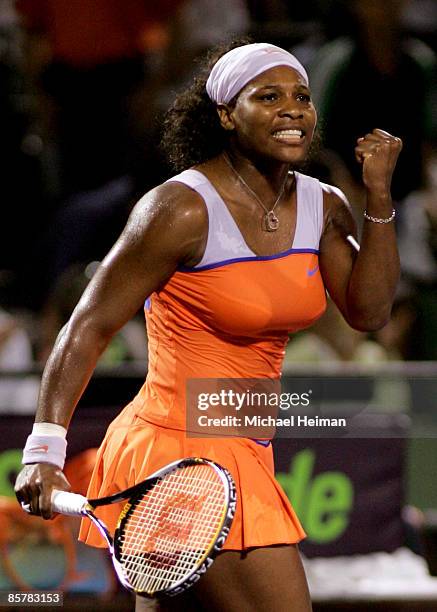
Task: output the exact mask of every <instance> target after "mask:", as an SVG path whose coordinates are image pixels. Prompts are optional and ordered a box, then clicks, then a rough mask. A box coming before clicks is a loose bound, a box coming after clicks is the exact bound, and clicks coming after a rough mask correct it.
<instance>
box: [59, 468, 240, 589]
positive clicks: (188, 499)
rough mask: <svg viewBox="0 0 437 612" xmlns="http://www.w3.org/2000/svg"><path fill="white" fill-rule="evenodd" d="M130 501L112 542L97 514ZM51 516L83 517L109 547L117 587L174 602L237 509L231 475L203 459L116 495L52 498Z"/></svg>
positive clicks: (209, 558)
mask: <svg viewBox="0 0 437 612" xmlns="http://www.w3.org/2000/svg"><path fill="white" fill-rule="evenodd" d="M124 500H127V503H126V504H125V506H124V508H123V510H122V512H121V514H120V516H119V519H118V523H117V527H116V529H115V533H114V537H113V538H112V537H111V535H110V533H109V531H108V528H107V527H106V525H105V524H104V523H103V521H101V520H100V519H99V518H97V517H96V516H95V514H94V512H93V511H94V509H95V508H98V507H100V506H105V505H107V504H114V503H118V502H120V501H124ZM52 507H53V510H54V511H55V512H59V513H61V514H67V515H70V516H87V517H88V518H89V519H90V520H91V521H92V522H93V523H94V525H96V527H97V528H98V530H99V531H100V533H101V534H102V535H103V537H104V538H105V539H106V541H107V542H108V546H109V551H110V553H111V555H112V561H113V564H114V568H115V571H116V573H117V576H118V578H119V580H120V582H121V583H122V584H123V585H124V586H125V587H126V588H127V589H129V590H130V591H134V592H135V593H136V594H137V595H142V596H144V597H156V596H159V595H170V596H173V595H178V594H179V593H182V592H184V591H185V590H186V589H188V588H189V587H190V586H192V585H193V584H194V583H195V582H197V580H199V578H200V577H201V576H202V575H203V574H204V573H205V572H206V570H207V569H208V568H209V567H210V566H211V564H212V562H213V560H214V557H215V556H216V554H217V553H218V552H219V551H220V549H221V548H222V546H223V544H224V542H225V540H226V537H227V535H228V533H229V529H230V527H231V523H232V519H233V516H234V513H235V507H236V490H235V484H234V482H233V479H232V477H231V475H230V474H229V472H228V471H227V470H226V469H224V468H223V467H221V466H219V465H218V464H217V463H214V462H213V461H210V460H208V459H201V458H197V457H192V458H188V459H182V460H179V461H175V462H173V463H170V464H169V465H167V466H165V467H164V468H162V469H161V470H159V471H157V472H155V473H154V474H152V475H151V476H149V478H147V479H146V480H144V481H143V482H141V483H139V484H137V485H135V486H133V487H130V488H129V489H126V490H125V491H122V492H120V493H116V494H115V495H111V496H109V497H103V498H101V499H87V498H86V497H83V496H82V495H78V494H75V493H68V492H65V491H53V493H52Z"/></svg>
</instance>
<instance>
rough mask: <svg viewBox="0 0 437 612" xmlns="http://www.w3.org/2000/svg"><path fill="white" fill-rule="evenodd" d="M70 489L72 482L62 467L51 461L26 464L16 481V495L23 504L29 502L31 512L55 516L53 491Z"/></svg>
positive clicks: (48, 517) (44, 516)
mask: <svg viewBox="0 0 437 612" xmlns="http://www.w3.org/2000/svg"><path fill="white" fill-rule="evenodd" d="M53 489H58V490H60V491H70V489H71V487H70V483H69V482H68V480H67V479H66V478H65V476H64V474H63V472H62V470H61V469H59V468H58V467H57V466H56V465H53V464H51V463H32V464H29V465H25V466H24V468H23V469H22V470H21V472H20V473H19V474H18V476H17V480H16V482H15V495H16V496H17V499H18V501H19V502H20V504H21V505H23V504H28V505H29V508H30V514H35V515H37V516H42V517H43V518H44V519H46V520H48V519H51V518H53V511H52V503H51V497H52V491H53Z"/></svg>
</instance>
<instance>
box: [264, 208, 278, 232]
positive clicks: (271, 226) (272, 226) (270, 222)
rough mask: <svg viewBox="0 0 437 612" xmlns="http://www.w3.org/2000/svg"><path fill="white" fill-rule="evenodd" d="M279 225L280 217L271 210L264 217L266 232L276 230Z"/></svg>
mask: <svg viewBox="0 0 437 612" xmlns="http://www.w3.org/2000/svg"><path fill="white" fill-rule="evenodd" d="M278 227H279V219H278V217H277V216H276V215H275V213H274V212H273V210H269V212H267V213H266V214H265V215H264V217H263V230H264V231H265V232H276V230H277V229H278Z"/></svg>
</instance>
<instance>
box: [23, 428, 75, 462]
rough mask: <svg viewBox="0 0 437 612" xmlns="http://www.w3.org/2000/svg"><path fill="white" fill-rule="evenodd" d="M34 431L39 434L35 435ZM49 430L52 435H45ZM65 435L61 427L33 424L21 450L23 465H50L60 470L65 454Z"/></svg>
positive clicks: (64, 430)
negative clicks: (31, 430)
mask: <svg viewBox="0 0 437 612" xmlns="http://www.w3.org/2000/svg"><path fill="white" fill-rule="evenodd" d="M35 425H36V426H37V427H36V428H35ZM41 426H43V427H41ZM54 428H56V429H54ZM35 429H36V431H37V432H41V433H35ZM50 430H51V432H52V433H45V432H47V431H50ZM66 433H67V431H66V429H65V428H64V427H62V426H61V425H56V424H54V423H35V424H34V427H33V432H32V433H31V434H30V436H29V437H28V438H27V441H26V446H25V447H24V450H23V459H22V463H23V464H25V465H26V464H28V463H52V464H53V465H56V466H57V467H58V468H60V469H61V470H62V469H63V467H64V463H65V456H66V454H67V440H66V439H65V434H66Z"/></svg>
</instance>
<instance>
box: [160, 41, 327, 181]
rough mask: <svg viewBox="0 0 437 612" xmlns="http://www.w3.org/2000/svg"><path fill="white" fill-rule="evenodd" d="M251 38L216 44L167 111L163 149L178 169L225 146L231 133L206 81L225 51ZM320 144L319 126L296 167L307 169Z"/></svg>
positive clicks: (211, 156)
mask: <svg viewBox="0 0 437 612" xmlns="http://www.w3.org/2000/svg"><path fill="white" fill-rule="evenodd" d="M251 42H252V41H251V40H250V39H248V38H243V39H242V38H239V39H237V40H233V41H232V42H230V43H227V44H223V45H220V46H219V47H215V48H213V49H212V50H211V51H210V52H209V53H208V54H207V56H206V57H205V59H204V60H203V62H202V63H201V64H200V71H199V73H198V74H197V76H196V77H195V78H194V81H193V83H192V85H191V86H190V87H189V88H188V89H186V90H185V91H183V92H182V93H180V94H179V95H177V96H176V99H175V101H174V102H173V105H172V106H171V107H170V108H169V110H168V111H167V113H166V114H165V116H164V121H163V132H162V137H161V149H162V150H163V152H164V154H165V156H166V158H167V160H168V162H169V164H170V165H171V167H172V169H173V170H175V171H176V172H177V173H179V172H183V171H184V170H187V169H188V168H191V166H195V165H196V164H201V163H203V162H206V161H207V160H208V159H212V158H213V157H216V156H217V155H219V154H220V153H221V152H222V151H223V150H224V149H226V147H227V145H228V140H229V133H228V132H226V130H224V129H223V128H222V126H221V124H220V121H219V117H218V114H217V110H216V109H217V106H216V104H215V102H213V101H212V100H211V99H210V98H209V96H208V94H207V93H206V88H205V86H206V81H207V80H208V76H209V73H210V72H211V69H212V67H213V66H214V64H215V63H216V62H217V61H218V60H219V59H220V57H221V56H222V55H224V54H225V53H227V52H228V51H230V50H231V49H235V47H240V46H241V45H247V44H249V43H251ZM235 100H236V97H235V99H234V100H231V102H230V103H229V104H230V105H231V106H232V105H233V104H234V103H235ZM321 145H322V138H321V133H320V130H319V129H316V132H315V134H314V137H313V142H312V144H311V146H310V150H309V156H308V160H306V161H305V162H303V163H302V164H300V165H299V166H296V168H295V170H306V169H307V168H308V165H309V164H310V162H311V159H312V158H313V157H314V156H315V155H316V154H317V152H318V150H319V149H320V148H321Z"/></svg>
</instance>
